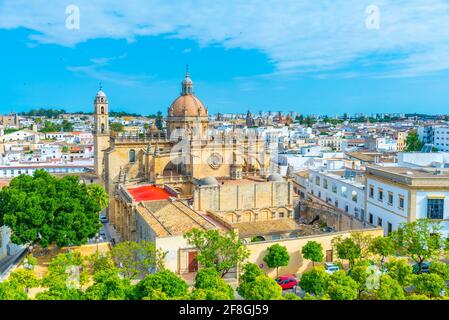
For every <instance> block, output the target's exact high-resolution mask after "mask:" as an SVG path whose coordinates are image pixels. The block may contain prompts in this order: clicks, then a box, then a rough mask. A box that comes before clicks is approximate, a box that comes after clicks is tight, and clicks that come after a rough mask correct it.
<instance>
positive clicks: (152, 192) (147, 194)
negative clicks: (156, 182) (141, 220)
mask: <svg viewBox="0 0 449 320" xmlns="http://www.w3.org/2000/svg"><path fill="white" fill-rule="evenodd" d="M128 192H129V193H130V194H131V196H132V197H133V198H134V201H136V202H140V201H149V200H164V199H168V198H169V197H171V196H173V195H172V194H171V193H170V192H168V191H166V190H165V189H162V188H159V187H155V186H141V187H137V188H130V189H128Z"/></svg>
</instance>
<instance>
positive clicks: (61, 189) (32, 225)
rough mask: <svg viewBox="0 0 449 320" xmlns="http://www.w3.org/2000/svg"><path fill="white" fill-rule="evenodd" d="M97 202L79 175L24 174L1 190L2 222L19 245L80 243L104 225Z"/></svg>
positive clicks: (0, 209) (60, 245)
mask: <svg viewBox="0 0 449 320" xmlns="http://www.w3.org/2000/svg"><path fill="white" fill-rule="evenodd" d="M100 209H101V208H100V206H99V205H98V203H97V202H96V201H95V200H94V199H93V198H92V197H91V196H90V195H89V193H88V189H87V186H86V185H85V184H84V183H80V181H79V178H78V177H76V176H65V177H63V178H56V177H54V176H51V175H50V174H48V173H47V172H46V171H44V170H36V171H35V172H34V175H33V176H28V175H21V176H18V177H16V178H14V179H12V180H11V182H10V184H9V186H6V187H4V188H3V189H2V190H1V191H0V225H7V226H8V227H9V228H11V230H12V236H11V240H12V242H13V243H16V244H26V243H37V244H40V245H41V246H42V247H47V246H48V245H49V244H50V243H52V242H56V244H57V246H58V247H62V246H68V245H81V244H84V243H86V242H87V240H88V239H89V238H92V237H93V236H95V235H96V234H97V232H98V230H99V229H100V227H101V223H100V221H99V219H98V213H99V211H100Z"/></svg>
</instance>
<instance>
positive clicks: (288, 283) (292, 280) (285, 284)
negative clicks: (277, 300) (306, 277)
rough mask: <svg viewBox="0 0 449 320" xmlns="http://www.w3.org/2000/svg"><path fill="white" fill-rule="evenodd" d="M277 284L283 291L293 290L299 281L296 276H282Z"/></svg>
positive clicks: (277, 280)
mask: <svg viewBox="0 0 449 320" xmlns="http://www.w3.org/2000/svg"><path fill="white" fill-rule="evenodd" d="M276 282H277V283H278V285H280V286H281V287H282V290H288V289H293V288H294V287H295V286H296V285H298V279H297V278H296V277H295V276H282V277H279V278H277V279H276Z"/></svg>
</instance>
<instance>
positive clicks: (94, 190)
mask: <svg viewBox="0 0 449 320" xmlns="http://www.w3.org/2000/svg"><path fill="white" fill-rule="evenodd" d="M87 192H88V193H89V195H90V196H91V197H92V198H93V199H94V200H95V201H96V202H97V203H98V204H99V205H100V207H101V209H104V208H106V207H107V206H108V204H109V196H108V194H107V193H106V191H105V190H104V188H103V187H102V186H101V185H99V184H97V183H93V184H91V185H89V186H88V187H87Z"/></svg>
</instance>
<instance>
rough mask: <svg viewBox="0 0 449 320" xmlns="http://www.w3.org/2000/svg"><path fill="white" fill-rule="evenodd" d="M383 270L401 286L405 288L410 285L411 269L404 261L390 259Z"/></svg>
mask: <svg viewBox="0 0 449 320" xmlns="http://www.w3.org/2000/svg"><path fill="white" fill-rule="evenodd" d="M385 269H386V270H387V273H388V275H389V276H390V277H391V278H392V279H394V280H396V281H397V282H398V283H399V284H400V285H401V286H403V287H405V286H408V285H409V284H410V281H411V280H412V274H413V273H412V271H413V268H412V266H410V265H409V264H408V262H407V260H406V259H397V258H390V259H389V260H388V262H387V263H385Z"/></svg>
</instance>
